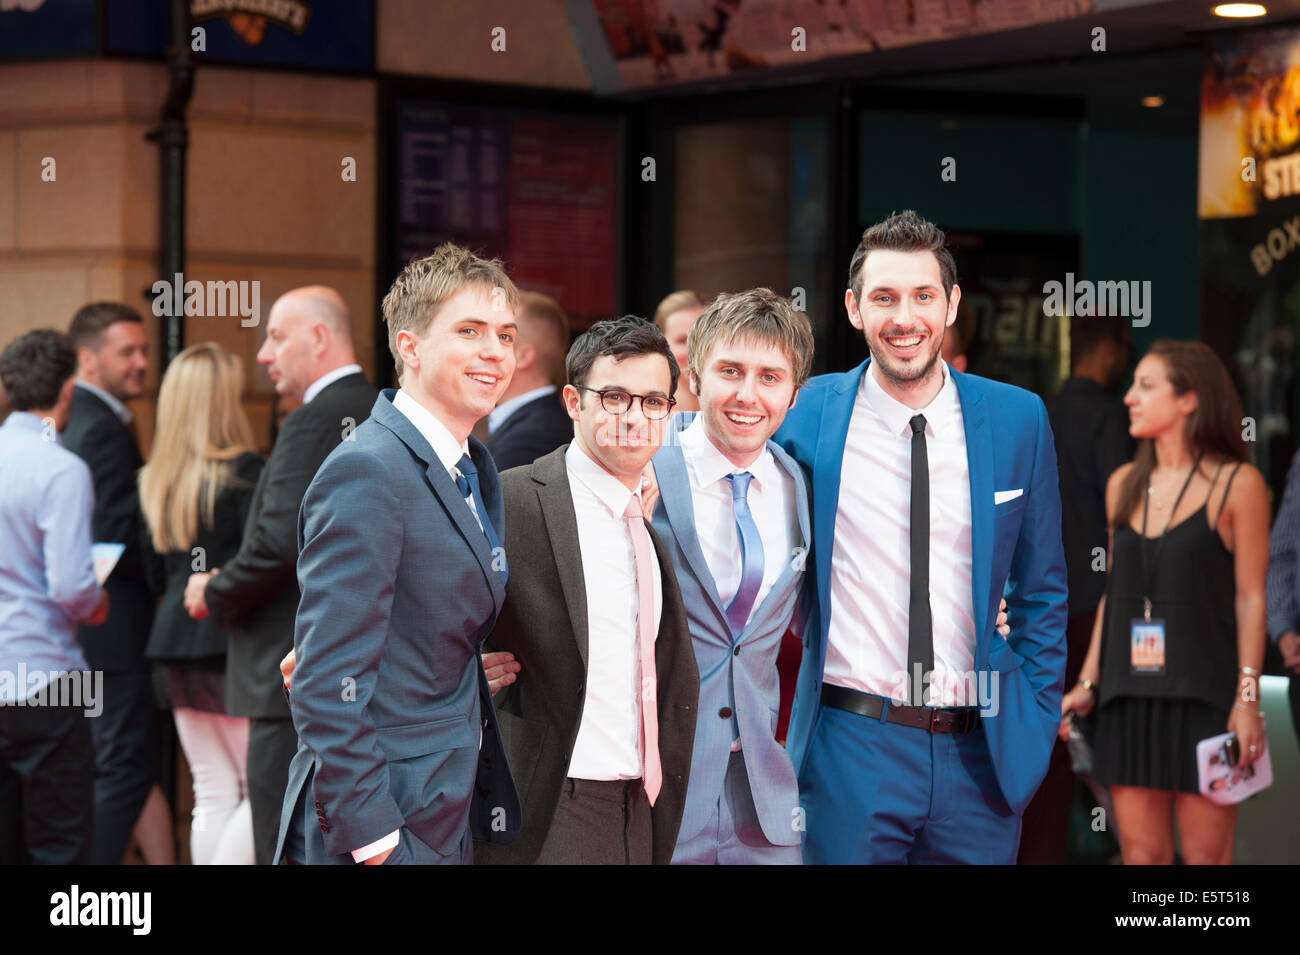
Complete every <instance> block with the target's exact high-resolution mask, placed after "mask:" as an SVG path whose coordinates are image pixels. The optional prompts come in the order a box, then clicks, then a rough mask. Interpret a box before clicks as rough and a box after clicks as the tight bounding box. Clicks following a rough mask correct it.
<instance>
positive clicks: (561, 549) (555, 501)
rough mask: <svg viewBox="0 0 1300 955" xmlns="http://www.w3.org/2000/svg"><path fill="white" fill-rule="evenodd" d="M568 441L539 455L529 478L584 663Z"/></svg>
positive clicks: (582, 584) (583, 606)
mask: <svg viewBox="0 0 1300 955" xmlns="http://www.w3.org/2000/svg"><path fill="white" fill-rule="evenodd" d="M568 447H569V446H568V445H567V444H566V445H563V446H561V447H560V448H557V449H556V450H555V451H552V452H551V453H550V454H548V455H546V456H544V457H542V458H539V459H538V460H537V461H536V462H534V463H533V465H532V468H531V470H532V479H533V481H535V482H536V483H537V500H538V503H539V505H540V507H541V511H542V522H543V523H544V524H545V525H546V535H547V537H548V538H549V540H550V542H551V548H550V551H551V554H552V555H553V556H554V557H555V572H556V574H557V575H558V576H559V578H560V590H561V591H562V592H563V594H564V603H565V606H566V607H567V608H568V610H569V620H570V621H572V623H573V640H574V642H575V643H576V644H577V645H578V653H579V654H580V655H581V656H582V665H583V667H584V668H585V667H586V666H587V647H588V638H587V583H586V579H585V578H584V577H583V575H582V547H581V545H580V543H579V541H578V515H577V513H576V512H575V511H574V509H573V493H572V491H571V490H570V488H569V473H568V469H567V468H566V467H565V463H564V456H565V452H566V451H567V450H568Z"/></svg>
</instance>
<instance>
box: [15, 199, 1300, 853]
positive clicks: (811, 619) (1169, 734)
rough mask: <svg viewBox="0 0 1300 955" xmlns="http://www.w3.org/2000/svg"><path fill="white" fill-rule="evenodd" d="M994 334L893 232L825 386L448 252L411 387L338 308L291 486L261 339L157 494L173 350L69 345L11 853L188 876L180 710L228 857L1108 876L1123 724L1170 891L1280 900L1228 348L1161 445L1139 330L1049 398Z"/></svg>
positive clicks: (204, 806)
mask: <svg viewBox="0 0 1300 955" xmlns="http://www.w3.org/2000/svg"><path fill="white" fill-rule="evenodd" d="M960 298H961V290H960V287H959V285H958V283H957V271H956V263H955V261H954V259H953V257H952V255H951V253H950V252H949V251H948V250H947V249H946V248H945V245H944V236H943V233H942V232H941V231H940V230H939V229H937V228H936V227H935V226H934V225H933V224H931V223H929V222H927V221H925V220H924V219H922V218H920V217H919V216H917V215H916V214H915V213H911V212H905V213H901V214H897V215H894V216H891V217H890V218H889V219H887V220H885V221H882V222H880V223H877V224H875V225H873V226H872V227H871V228H869V229H868V230H866V232H865V233H864V234H863V237H862V240H861V242H860V244H859V245H858V247H857V249H856V251H855V254H854V256H853V258H852V261H851V262H850V266H849V274H848V283H847V291H846V293H845V308H846V311H847V316H848V320H849V321H850V322H851V323H852V325H853V327H854V328H855V329H857V330H858V331H859V332H861V333H862V334H863V336H864V338H865V340H866V343H867V345H868V347H869V350H870V355H871V358H870V359H869V360H868V361H867V362H864V363H863V364H861V365H859V366H858V367H856V368H854V369H852V370H850V371H848V372H844V373H836V374H827V375H820V376H815V377H814V376H812V375H811V371H812V367H813V349H814V339H813V332H812V328H811V325H810V323H809V320H808V318H807V316H805V315H804V314H802V313H801V312H799V311H797V310H796V309H795V308H794V307H793V306H792V305H791V303H790V302H789V301H788V300H787V299H785V298H783V297H782V296H780V295H778V294H776V293H774V292H772V291H770V290H768V289H764V288H758V289H750V290H746V291H741V292H735V293H724V294H722V295H719V296H718V297H717V298H715V299H714V300H713V301H712V302H708V303H705V302H702V301H701V300H700V299H699V298H698V297H697V296H695V295H694V294H693V293H691V292H685V291H683V292H675V293H673V294H671V295H669V296H668V297H667V298H665V300H664V301H663V303H662V304H661V305H660V306H659V308H658V309H657V311H656V313H655V315H654V318H653V320H645V319H641V318H636V317H633V316H626V317H623V318H617V319H610V320H606V321H600V322H597V323H595V324H593V325H592V326H591V327H590V328H589V329H587V330H586V331H585V332H583V333H582V334H581V335H579V336H577V338H576V340H575V341H573V342H572V343H570V337H571V333H570V328H569V322H568V319H567V317H566V315H565V313H564V310H563V308H562V307H561V306H560V305H559V304H558V303H557V302H556V301H554V300H553V299H551V298H549V297H547V296H544V295H540V294H537V293H530V292H526V291H520V290H518V289H516V287H515V285H514V283H513V282H512V280H511V278H510V276H509V275H508V274H507V273H506V271H505V269H504V268H503V266H502V265H501V263H499V262H496V261H486V260H484V259H481V258H479V257H477V256H475V255H474V254H473V253H471V252H469V251H467V250H464V249H461V248H458V247H456V246H453V245H444V246H442V247H440V248H438V249H437V250H435V251H434V252H433V253H432V254H430V255H428V256H426V257H423V258H419V259H416V260H414V261H412V262H410V263H409V264H408V265H407V266H406V267H405V268H404V269H403V270H402V272H401V274H400V275H399V276H398V277H397V279H396V280H395V281H394V283H393V285H392V288H391V289H390V291H389V292H388V294H387V296H386V297H385V299H384V302H383V306H382V313H383V319H384V322H385V323H386V326H387V330H388V342H389V347H390V350H391V353H392V358H393V361H394V364H395V368H396V372H397V375H396V377H397V384H398V387H397V388H395V389H385V390H384V391H382V392H377V391H376V389H375V388H374V387H373V386H372V385H371V383H370V382H369V381H368V380H367V379H366V377H365V375H364V373H363V370H362V368H361V365H360V364H359V363H358V361H357V358H356V354H355V351H354V349H353V344H352V328H353V322H352V317H351V315H350V314H349V312H348V309H347V306H346V304H345V303H344V301H343V299H342V298H341V297H340V296H339V295H338V293H337V292H335V291H333V290H332V289H328V288H325V287H320V286H309V287H304V288H299V289H295V290H293V291H291V292H288V293H287V294H285V295H283V296H281V297H280V298H279V299H278V300H277V301H276V302H275V304H274V306H273V307H272V309H271V312H270V314H269V316H268V319H267V322H266V338H265V341H264V343H263V344H262V347H261V350H260V351H259V352H258V356H257V357H258V361H259V362H260V363H261V364H262V365H264V366H265V367H266V369H267V373H268V375H269V377H270V379H271V381H272V382H273V384H274V387H275V391H276V395H277V401H281V402H284V403H285V405H286V406H289V407H292V408H293V410H291V411H290V412H289V413H288V414H287V416H286V417H285V418H284V420H283V422H282V424H280V425H279V428H278V432H277V434H276V437H275V441H274V444H273V446H272V450H271V454H270V456H269V458H267V459H266V460H265V461H264V460H263V458H262V456H261V455H260V454H259V453H257V450H256V447H257V443H258V442H257V441H256V439H255V437H254V433H253V428H252V426H251V425H250V422H249V420H248V418H247V416H246V415H245V412H244V410H243V406H242V404H241V396H242V394H243V391H244V386H245V381H244V369H243V367H242V364H241V362H240V360H239V358H238V357H237V356H235V355H233V354H232V353H230V352H229V351H227V350H226V349H224V348H222V347H221V346H219V345H216V344H213V343H199V344H195V345H191V346H190V347H188V348H186V349H185V350H184V351H182V352H181V353H180V354H179V355H178V356H177V357H176V358H175V359H174V360H173V361H172V362H171V363H170V364H169V365H168V366H167V369H166V372H165V374H164V375H163V377H162V381H161V385H160V388H159V392H158V401H157V414H156V423H155V425H156V426H155V431H154V437H153V440H152V443H151V447H150V450H149V455H148V460H147V462H146V461H144V460H143V458H142V457H141V454H140V451H139V444H138V442H137V440H136V436H135V431H134V423H133V417H132V413H131V411H130V410H129V408H128V407H127V403H128V402H130V401H131V400H133V399H135V398H137V397H139V396H140V395H141V393H142V391H143V388H144V381H145V376H146V373H147V370H148V361H149V356H148V354H147V346H146V336H145V334H144V327H143V323H142V320H141V318H140V316H139V314H138V313H136V312H135V311H134V310H132V309H130V308H129V307H127V306H125V305H119V304H112V303H94V304H91V305H87V306H86V307H85V308H83V309H81V310H80V311H79V312H78V313H77V315H76V316H75V317H74V319H73V321H72V323H71V326H70V329H69V331H68V332H67V333H63V332H59V331H54V330H38V331H34V332H29V333H27V334H25V335H22V336H20V337H19V338H17V339H16V340H14V341H13V342H11V343H10V344H9V345H8V346H7V347H6V348H5V349H4V352H3V355H2V356H0V382H2V383H3V386H4V391H5V394H6V398H7V401H8V403H9V405H10V407H11V412H10V414H9V415H8V417H7V418H6V419H5V420H4V422H3V424H0V535H2V536H3V540H4V546H3V548H2V549H0V606H3V608H4V613H3V614H0V861H5V862H22V861H29V862H40V863H78V862H101V863H117V862H120V861H121V860H122V858H123V855H124V853H125V851H126V847H127V845H128V843H129V842H130V840H131V839H132V837H133V836H134V838H135V840H136V842H137V844H138V846H139V848H140V851H141V853H142V855H143V856H144V858H145V860H146V861H149V862H159V863H166V862H170V861H173V856H172V853H173V849H172V839H171V833H170V828H171V815H170V809H169V806H168V801H167V799H166V798H165V797H164V796H163V792H162V789H161V788H160V786H159V781H160V769H159V766H160V760H159V745H160V734H159V726H158V722H159V721H158V718H157V714H158V710H157V708H156V702H161V703H162V704H164V705H165V707H166V710H167V711H169V714H170V720H171V721H172V722H173V723H174V729H175V733H176V737H177V738H178V739H179V742H180V746H181V748H182V750H183V752H184V755H185V758H186V760H187V762H188V764H189V767H190V771H191V774H192V777H193V781H194V816H193V820H192V825H191V837H190V843H189V845H190V855H191V858H192V860H193V862H194V863H196V864H213V863H225V864H252V863H257V864H275V863H289V864H324V863H329V864H352V863H366V864H399V863H465V862H470V861H474V862H478V863H486V864H491V863H516V864H521V863H522V864H528V863H541V864H548V863H549V864H587V863H592V864H638V863H670V862H671V863H676V864H718V863H720V864H798V863H801V862H803V863H904V862H906V863H1000V864H1008V863H1014V862H1016V861H1020V862H1021V863H1045V862H1046V863H1053V862H1054V863H1060V862H1064V861H1065V843H1066V826H1067V818H1068V812H1069V801H1070V797H1071V793H1072V791H1073V787H1074V785H1075V777H1074V774H1073V773H1072V771H1071V767H1070V759H1069V757H1068V756H1067V755H1066V747H1065V743H1064V740H1065V739H1066V738H1067V737H1068V736H1069V735H1070V734H1071V733H1072V732H1074V731H1075V728H1076V726H1077V721H1078V720H1081V719H1082V720H1085V721H1091V722H1092V723H1095V726H1094V730H1093V737H1092V741H1093V748H1094V751H1095V756H1096V759H1095V767H1094V771H1093V776H1094V778H1095V780H1096V781H1097V782H1099V783H1101V784H1104V785H1105V786H1107V787H1109V792H1110V794H1111V797H1112V798H1113V801H1114V814H1115V819H1114V830H1115V831H1116V833H1117V835H1118V838H1119V842H1120V846H1121V849H1122V852H1123V858H1124V861H1125V862H1128V863H1168V862H1171V861H1172V860H1173V858H1174V848H1173V847H1174V839H1173V830H1174V824H1175V822H1174V821H1175V819H1176V820H1177V826H1178V832H1179V836H1180V844H1181V851H1182V857H1183V859H1184V860H1185V861H1188V862H1199V863H1229V862H1231V860H1232V845H1233V824H1234V821H1235V815H1236V808H1235V806H1231V805H1221V804H1217V803H1215V802H1212V801H1210V800H1208V799H1207V798H1206V797H1205V796H1203V795H1201V790H1200V786H1199V782H1198V776H1197V765H1196V746H1197V743H1198V742H1199V741H1201V740H1203V739H1206V738H1208V737H1213V736H1215V735H1217V734H1222V733H1225V732H1232V733H1234V734H1235V739H1236V741H1237V743H1238V755H1237V756H1236V765H1237V766H1238V767H1239V768H1241V769H1243V770H1244V769H1245V768H1247V767H1249V766H1250V765H1251V764H1253V763H1254V762H1255V761H1257V760H1258V759H1259V758H1260V757H1261V756H1262V755H1263V752H1264V749H1265V747H1266V738H1265V732H1264V727H1263V723H1262V720H1261V717H1260V714H1259V702H1260V701H1259V677H1260V672H1261V670H1262V669H1263V667H1264V654H1265V648H1266V643H1267V642H1268V640H1269V639H1270V638H1271V639H1272V640H1273V641H1274V642H1275V643H1276V644H1277V647H1278V649H1279V651H1280V652H1281V654H1282V659H1283V662H1284V665H1285V666H1286V667H1288V668H1290V669H1293V670H1294V669H1295V668H1296V667H1300V637H1297V631H1300V589H1297V588H1298V587H1300V581H1298V580H1297V578H1296V574H1295V569H1296V567H1297V566H1300V561H1297V560H1296V555H1297V554H1300V532H1297V530H1296V527H1297V526H1298V524H1300V517H1297V516H1296V515H1298V514H1300V486H1297V482H1292V486H1289V487H1288V491H1287V495H1286V497H1285V498H1284V501H1283V505H1282V511H1281V513H1280V515H1279V519H1278V523H1277V526H1276V527H1275V528H1274V532H1273V539H1272V552H1273V559H1272V563H1271V564H1270V553H1269V552H1270V542H1269V505H1268V494H1267V488H1266V485H1265V482H1264V479H1263V477H1262V476H1261V475H1260V473H1259V472H1258V471H1257V470H1256V469H1255V468H1254V467H1253V466H1252V465H1251V464H1250V463H1249V462H1248V457H1249V454H1248V449H1247V445H1246V443H1245V442H1244V441H1243V439H1242V436H1241V425H1240V422H1241V418H1242V415H1241V409H1240V403H1239V401H1238V398H1237V396H1236V393H1235V391H1234V388H1233V385H1232V382H1231V379H1230V376H1229V375H1228V373H1227V371H1226V369H1225V368H1224V366H1223V364H1222V362H1221V361H1220V360H1219V358H1218V357H1217V356H1216V355H1215V354H1214V352H1213V351H1212V350H1210V349H1209V348H1208V347H1206V346H1205V345H1203V344H1200V343H1197V342H1173V341H1158V342H1156V343H1155V344H1154V345H1152V346H1151V348H1150V349H1149V350H1148V351H1147V353H1146V354H1145V355H1144V356H1143V357H1142V359H1141V360H1140V361H1139V362H1138V364H1137V366H1136V370H1135V372H1134V376H1133V384H1132V387H1131V388H1130V389H1129V390H1128V392H1127V393H1126V395H1125V396H1124V399H1123V403H1122V404H1121V403H1120V402H1119V400H1118V398H1117V397H1115V395H1114V393H1113V389H1114V388H1115V387H1116V386H1117V385H1118V384H1119V383H1120V382H1121V381H1122V380H1123V378H1124V377H1125V376H1126V374H1127V369H1128V363H1129V341H1128V335H1127V328H1126V326H1124V325H1123V324H1122V323H1121V322H1120V320H1118V319H1090V320H1078V319H1076V320H1075V322H1074V327H1073V329H1072V332H1071V360H1072V373H1071V376H1070V377H1069V379H1068V380H1067V381H1066V382H1065V384H1064V386H1063V388H1062V389H1061V391H1060V393H1059V394H1058V395H1057V396H1055V397H1054V398H1053V399H1052V400H1051V401H1050V402H1049V403H1048V404H1047V405H1045V404H1044V402H1043V401H1042V400H1040V399H1039V398H1038V397H1037V396H1035V395H1033V394H1032V393H1030V392H1027V391H1024V390H1022V389H1019V388H1015V387H1013V386H1010V385H1007V384H1004V383H1000V382H996V381H992V380H989V379H986V378H981V377H978V376H976V375H972V374H967V373H965V362H966V359H965V357H964V356H963V355H961V353H960V352H961V348H960V345H961V342H959V341H957V337H958V336H956V335H954V334H952V331H951V329H952V326H953V325H954V323H955V322H956V320H957V310H958V306H959V302H960ZM954 344H955V345H956V346H958V347H954ZM1125 406H1127V409H1126V408H1125ZM1298 460H1300V458H1298ZM1298 466H1300V465H1298ZM93 543H97V544H101V545H102V544H112V543H116V544H119V545H121V547H120V550H121V555H120V556H119V557H118V559H117V561H116V564H115V566H113V568H112V570H111V573H109V575H108V577H107V579H106V580H105V581H104V582H103V584H102V586H101V584H100V582H98V581H97V578H96V574H95V570H94V564H95V554H94V549H93V548H92V544H93ZM1099 557H1100V559H1099ZM1139 636H1140V637H1141V639H1140V640H1139V639H1138V638H1139ZM792 648H793V653H792V652H791V650H792ZM783 651H784V654H783ZM20 673H21V674H24V676H23V677H22V678H21V679H19V678H18V677H16V676H15V675H16V674H20ZM83 673H89V674H94V675H95V680H91V681H86V680H81V679H80V678H79V674H83ZM100 674H102V690H96V691H95V693H97V694H98V699H97V700H88V699H87V698H86V697H87V691H86V688H93V687H95V686H96V685H97V684H98V681H99V680H100V679H101V677H100V676H99V675H100ZM6 677H8V678H7V679H6ZM1293 683H1294V681H1293ZM96 707H98V708H99V710H100V711H99V712H98V713H95V714H94V715H93V716H92V712H93V710H94V709H95V708H96ZM161 738H162V739H163V740H164V741H165V739H166V737H165V736H162V737H161Z"/></svg>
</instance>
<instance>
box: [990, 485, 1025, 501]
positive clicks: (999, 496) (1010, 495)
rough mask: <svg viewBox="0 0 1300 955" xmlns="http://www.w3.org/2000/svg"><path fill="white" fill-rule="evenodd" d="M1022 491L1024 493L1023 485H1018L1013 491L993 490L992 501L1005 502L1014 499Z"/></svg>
mask: <svg viewBox="0 0 1300 955" xmlns="http://www.w3.org/2000/svg"><path fill="white" fill-rule="evenodd" d="M1024 493H1025V489H1024V488H1023V487H1018V488H1016V489H1015V490H1014V491H994V492H993V503H994V504H1005V503H1007V501H1014V500H1015V499H1016V498H1018V497H1019V496H1020V495H1021V494H1024Z"/></svg>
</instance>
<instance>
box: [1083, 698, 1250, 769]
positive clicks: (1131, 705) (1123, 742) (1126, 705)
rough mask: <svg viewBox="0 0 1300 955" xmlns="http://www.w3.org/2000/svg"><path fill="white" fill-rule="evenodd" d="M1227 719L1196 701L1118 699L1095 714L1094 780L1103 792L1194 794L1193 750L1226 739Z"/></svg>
mask: <svg viewBox="0 0 1300 955" xmlns="http://www.w3.org/2000/svg"><path fill="white" fill-rule="evenodd" d="M1228 715H1229V711H1228V710H1220V709H1216V708H1214V707H1212V706H1209V705H1208V704H1206V703H1202V702H1201V701H1199V700H1184V699H1164V698H1160V697H1136V696H1121V697H1117V698H1115V699H1113V700H1111V701H1110V702H1108V703H1107V704H1105V705H1104V706H1103V707H1101V709H1100V711H1098V713H1097V730H1096V736H1095V740H1094V744H1093V760H1094V762H1093V774H1092V775H1093V778H1094V779H1095V780H1096V781H1097V782H1099V783H1103V784H1105V785H1107V786H1143V787H1146V788H1147V789H1164V790H1168V791H1171V792H1180V793H1199V792H1200V791H1201V788H1200V785H1199V783H1198V780H1197V773H1196V744H1197V743H1199V742H1200V741H1201V740H1203V739H1208V738H1209V737H1211V736H1218V735H1220V734H1222V733H1226V732H1227V731H1228Z"/></svg>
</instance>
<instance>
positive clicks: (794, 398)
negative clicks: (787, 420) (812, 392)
mask: <svg viewBox="0 0 1300 955" xmlns="http://www.w3.org/2000/svg"><path fill="white" fill-rule="evenodd" d="M798 400H799V389H798V388H796V389H795V390H794V394H792V395H791V396H790V408H793V407H794V403H795V402H796V401H798ZM790 408H786V409H785V410H786V411H789V410H790Z"/></svg>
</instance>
